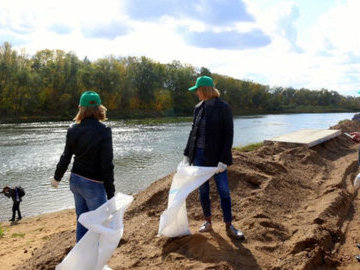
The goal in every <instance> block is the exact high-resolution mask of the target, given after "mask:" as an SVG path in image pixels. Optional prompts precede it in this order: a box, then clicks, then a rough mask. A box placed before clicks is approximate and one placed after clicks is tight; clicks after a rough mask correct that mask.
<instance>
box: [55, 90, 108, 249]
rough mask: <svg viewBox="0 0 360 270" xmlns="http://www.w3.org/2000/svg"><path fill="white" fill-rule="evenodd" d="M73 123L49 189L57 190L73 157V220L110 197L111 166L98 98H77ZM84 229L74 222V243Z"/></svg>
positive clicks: (93, 94) (92, 94) (94, 95)
mask: <svg viewBox="0 0 360 270" xmlns="http://www.w3.org/2000/svg"><path fill="white" fill-rule="evenodd" d="M74 120H75V123H74V124H72V125H71V126H70V127H69V129H68V130H67V134H66V143H65V149H64V152H63V154H62V155H61V157H60V160H59V162H58V164H57V166H56V170H55V175H54V177H51V185H52V186H53V187H55V188H56V187H58V185H59V182H60V180H61V178H62V177H63V176H64V173H65V171H66V170H67V168H68V166H69V163H70V161H71V158H72V156H73V155H74V162H73V167H72V169H71V175H70V190H71V191H72V193H73V194H74V199H75V211H76V216H77V219H78V218H79V216H80V215H81V214H82V213H85V212H88V211H91V210H95V209H96V208H98V207H99V206H100V205H102V204H103V203H105V202H106V198H107V199H108V200H109V199H111V198H112V197H113V196H114V193H115V187H114V165H113V148H112V134H111V128H110V127H107V126H105V125H104V124H103V123H101V122H102V121H105V120H106V108H105V107H104V106H103V105H101V99H100V96H99V95H98V94H97V93H96V92H93V91H86V92H84V93H83V94H82V95H81V97H80V103H79V111H78V113H77V115H76V116H75V118H74ZM86 232H87V229H86V228H85V227H84V226H83V225H81V224H80V223H79V222H77V227H76V242H78V241H79V240H80V239H81V238H82V237H83V236H84V234H85V233H86Z"/></svg>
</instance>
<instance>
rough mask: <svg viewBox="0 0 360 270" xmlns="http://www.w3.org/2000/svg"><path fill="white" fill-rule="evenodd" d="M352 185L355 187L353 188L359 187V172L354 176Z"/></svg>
mask: <svg viewBox="0 0 360 270" xmlns="http://www.w3.org/2000/svg"><path fill="white" fill-rule="evenodd" d="M354 187H355V189H359V188H360V173H359V174H358V175H357V176H356V177H355V180H354Z"/></svg>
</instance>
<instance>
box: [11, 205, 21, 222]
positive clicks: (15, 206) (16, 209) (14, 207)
mask: <svg viewBox="0 0 360 270" xmlns="http://www.w3.org/2000/svg"><path fill="white" fill-rule="evenodd" d="M16 211H17V213H18V218H21V213H20V202H14V204H13V207H12V213H13V215H12V220H15V215H16Z"/></svg>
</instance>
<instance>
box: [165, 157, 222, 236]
mask: <svg viewBox="0 0 360 270" xmlns="http://www.w3.org/2000/svg"><path fill="white" fill-rule="evenodd" d="M216 169H217V167H199V166H189V165H185V164H184V163H183V162H181V163H180V164H179V165H178V167H177V171H176V174H175V175H174V178H173V180H172V183H171V187H170V191H169V200H168V207H167V209H166V210H165V211H164V212H163V213H162V215H161V216H160V223H159V231H158V236H162V235H163V236H167V237H180V236H184V235H188V234H191V232H190V229H189V223H188V218H187V211H186V198H187V196H188V195H189V194H190V193H191V192H192V191H194V190H195V189H197V188H198V187H200V186H201V185H202V184H203V183H205V182H206V181H207V180H208V179H209V178H210V177H212V176H213V175H214V174H215V171H216Z"/></svg>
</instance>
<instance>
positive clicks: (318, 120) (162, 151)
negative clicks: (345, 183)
mask: <svg viewBox="0 0 360 270" xmlns="http://www.w3.org/2000/svg"><path fill="white" fill-rule="evenodd" d="M353 115H354V113H316V114H277V115H257V116H246V117H234V146H244V145H247V144H249V143H256V142H261V141H263V140H265V139H271V138H273V137H275V136H279V135H282V134H286V133H289V132H293V131H296V130H299V129H328V128H329V127H330V126H333V125H335V124H337V123H338V122H339V121H341V120H344V119H351V118H352V117H353ZM70 124H71V122H70V121H67V122H41V123H40V122H36V123H24V124H0V187H3V186H5V185H9V186H15V185H21V186H22V187H24V188H25V191H26V195H25V197H24V198H23V202H22V203H21V211H22V213H23V216H33V215H37V214H41V213H46V212H53V211H58V210H61V209H66V208H71V207H74V202H73V197H72V193H71V191H70V190H69V181H68V179H69V172H67V173H66V174H65V176H64V178H63V180H62V181H61V182H60V185H59V188H58V189H53V188H51V187H50V183H49V181H48V178H49V177H50V176H52V175H53V174H54V170H55V167H56V164H57V162H58V160H59V157H60V155H61V153H62V151H63V148H64V144H65V135H66V130H67V128H68V126H69V125H70ZM108 125H110V126H111V127H112V132H113V148H114V165H115V186H116V190H117V191H121V192H123V193H127V194H130V193H136V192H138V191H140V190H143V189H145V188H146V187H147V186H149V185H150V184H151V183H152V182H153V181H155V180H157V179H159V178H161V177H163V176H166V175H168V174H169V173H171V172H173V171H175V170H176V167H177V164H178V163H179V162H180V161H181V160H182V156H183V149H184V147H185V143H186V140H187V136H188V134H189V131H190V127H191V123H190V122H179V123H163V124H143V123H141V124H140V123H136V121H131V122H126V121H122V120H120V121H109V122H108ZM70 168H71V165H70V166H69V170H70ZM69 170H68V171H69ZM0 195H1V194H0ZM11 206H12V202H11V199H8V198H6V197H5V196H3V195H1V196H0V221H4V220H6V219H8V218H9V217H10V216H11Z"/></svg>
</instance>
